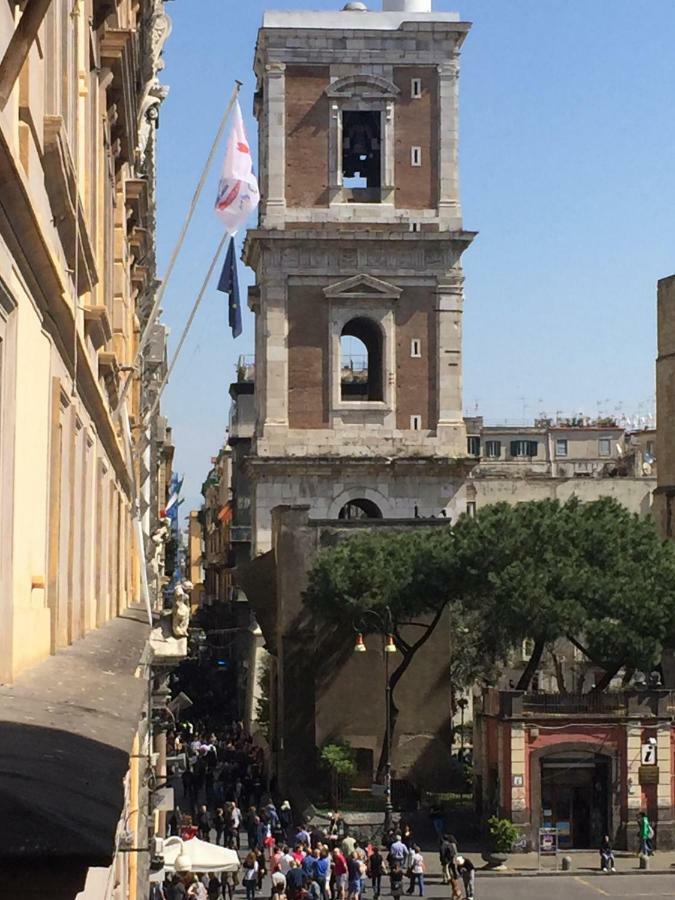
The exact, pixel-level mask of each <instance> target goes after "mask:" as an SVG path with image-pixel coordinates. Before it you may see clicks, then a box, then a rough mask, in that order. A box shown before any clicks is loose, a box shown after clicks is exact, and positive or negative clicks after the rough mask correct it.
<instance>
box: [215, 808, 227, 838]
mask: <svg viewBox="0 0 675 900" xmlns="http://www.w3.org/2000/svg"><path fill="white" fill-rule="evenodd" d="M213 827H214V828H215V830H216V844H220V843H221V842H222V841H223V835H224V833H225V815H224V812H223V808H222V806H219V807H217V808H216V812H215V815H214V817H213Z"/></svg>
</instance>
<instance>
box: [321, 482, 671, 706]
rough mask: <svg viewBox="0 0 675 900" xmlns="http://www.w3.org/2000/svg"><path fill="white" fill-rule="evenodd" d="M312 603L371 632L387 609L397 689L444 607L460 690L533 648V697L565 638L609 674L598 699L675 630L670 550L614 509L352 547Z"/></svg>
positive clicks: (536, 511)
mask: <svg viewBox="0 0 675 900" xmlns="http://www.w3.org/2000/svg"><path fill="white" fill-rule="evenodd" d="M305 600H306V602H307V603H308V605H309V606H310V607H311V608H312V609H313V610H314V611H315V612H316V613H317V614H318V615H319V616H320V617H322V618H323V619H325V620H327V621H333V622H335V623H336V624H337V623H339V624H342V625H344V623H345V622H346V621H351V622H352V623H354V625H355V627H359V628H361V629H362V630H366V631H367V630H377V626H376V625H373V624H371V622H370V620H369V619H368V617H367V616H364V612H365V610H368V609H375V610H376V611H377V610H379V611H380V612H382V611H383V610H384V608H385V607H388V609H389V610H390V611H391V617H392V620H393V632H394V635H395V638H396V643H397V646H398V647H399V649H400V650H401V651H402V660H401V662H400V664H399V666H398V668H397V669H396V670H395V671H394V672H393V674H392V683H393V686H394V687H395V684H396V683H398V680H400V677H401V676H402V675H403V673H404V672H405V669H406V668H407V667H408V665H409V664H410V660H411V657H412V655H414V653H416V652H417V650H419V649H420V647H421V646H423V644H424V643H425V642H426V640H427V639H428V637H429V636H430V634H431V631H432V630H433V628H435V626H436V624H437V623H438V621H439V620H440V617H441V615H442V613H443V611H444V610H445V609H446V608H448V607H449V608H450V610H451V616H452V625H453V629H452V630H453V633H454V635H455V639H454V641H453V649H452V653H451V657H452V664H451V670H452V668H453V666H454V669H455V672H456V676H457V677H461V678H464V679H465V682H464V684H466V683H468V682H469V681H471V680H473V678H475V677H476V676H478V675H480V674H481V673H483V674H487V673H489V672H490V670H491V669H492V667H494V666H495V665H498V664H499V662H500V661H501V660H503V659H504V658H505V657H506V656H507V654H508V653H509V651H510V649H512V648H515V647H517V646H519V645H521V644H522V641H523V640H524V639H526V638H530V639H532V641H533V642H534V650H533V653H532V656H531V659H530V663H529V664H528V666H527V667H526V669H525V671H524V672H523V676H522V677H521V679H520V682H519V684H518V687H520V688H523V689H526V688H527V687H528V686H529V684H530V681H531V678H532V675H533V674H534V671H535V670H536V668H537V665H538V664H539V662H540V659H541V655H542V651H543V649H544V647H545V646H546V645H547V644H549V643H551V642H553V641H555V640H557V639H558V638H563V637H565V638H569V639H570V640H572V641H573V642H574V643H575V644H576V646H578V647H579V648H580V649H581V650H583V652H584V653H585V654H586V655H587V657H588V659H589V660H591V661H592V663H593V665H594V666H595V667H597V668H599V669H602V670H603V671H604V673H605V676H604V677H603V679H602V680H601V681H600V682H599V683H598V685H597V686H596V687H597V689H603V688H604V687H606V686H607V685H608V684H609V682H610V680H611V678H612V677H613V676H614V675H615V674H616V673H617V672H618V671H619V670H620V669H621V668H622V667H625V668H627V669H629V670H632V669H640V670H643V671H649V670H650V669H651V668H652V667H653V666H654V665H655V664H656V663H657V662H658V660H659V658H660V655H661V652H662V649H663V646H664V644H665V641H666V640H667V638H668V637H669V635H670V634H671V632H672V630H673V627H674V626H675V549H674V548H673V545H672V544H670V543H668V542H663V541H661V539H660V538H659V536H658V534H657V532H656V529H655V527H654V525H653V523H652V522H651V520H649V519H642V518H640V517H638V516H637V515H634V514H632V513H630V512H629V511H628V510H627V509H626V508H625V507H623V506H622V505H621V504H619V503H618V502H617V501H615V500H613V499H611V498H602V499H600V500H596V501H593V502H590V503H581V502H580V501H578V500H577V499H575V498H573V499H571V500H569V501H567V502H566V503H560V502H559V501H557V500H543V501H531V502H526V503H519V504H517V505H515V506H511V505H509V504H506V503H498V504H494V505H491V506H486V507H483V508H482V509H480V510H479V511H478V513H477V514H476V515H475V516H474V517H469V516H462V517H460V519H459V520H458V521H457V523H456V524H455V525H454V526H452V527H451V526H450V525H449V526H448V527H447V528H439V527H438V526H436V527H434V528H429V529H415V530H414V531H412V530H411V532H396V533H393V534H392V533H389V534H387V532H386V531H381V530H378V531H373V532H360V533H358V534H356V535H354V536H351V537H350V538H348V539H346V540H345V541H343V542H342V543H340V544H338V545H337V546H336V547H334V548H331V549H330V550H325V551H323V552H322V553H321V554H320V555H319V556H318V557H317V559H316V561H315V563H314V566H313V568H312V570H311V572H310V575H309V583H308V588H307V590H306V593H305ZM361 621H362V622H363V624H362V625H360V624H357V623H360V622H361ZM415 629H416V630H415ZM455 686H456V687H459V686H463V685H455Z"/></svg>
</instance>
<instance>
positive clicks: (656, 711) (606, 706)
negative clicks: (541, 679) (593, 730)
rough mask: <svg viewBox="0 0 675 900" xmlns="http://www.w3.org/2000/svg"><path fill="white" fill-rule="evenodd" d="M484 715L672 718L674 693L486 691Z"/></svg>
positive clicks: (633, 691) (501, 716) (518, 717)
mask: <svg viewBox="0 0 675 900" xmlns="http://www.w3.org/2000/svg"><path fill="white" fill-rule="evenodd" d="M482 710H483V714H484V715H488V716H496V717H498V718H502V719H541V718H544V717H545V718H556V719H569V718H575V719H580V718H581V719H583V718H593V719H597V718H609V719H617V718H619V719H623V718H633V717H635V718H640V719H644V718H649V717H654V718H657V717H658V718H666V717H667V718H670V717H671V716H672V715H673V713H674V712H675V692H673V691H667V690H663V689H657V690H631V691H608V692H606V693H602V694H590V693H587V694H545V693H525V692H524V691H498V690H496V689H494V688H490V689H489V690H487V691H486V692H485V693H484V694H483V697H482Z"/></svg>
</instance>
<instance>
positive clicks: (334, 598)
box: [305, 525, 505, 773]
mask: <svg viewBox="0 0 675 900" xmlns="http://www.w3.org/2000/svg"><path fill="white" fill-rule="evenodd" d="M453 534H454V532H453V530H452V529H451V528H450V527H449V525H448V527H447V528H442V529H439V528H433V529H432V528H430V529H420V530H417V529H416V530H415V531H414V532H412V533H400V532H399V533H396V534H386V533H381V532H370V533H368V532H365V533H363V532H362V533H360V534H358V535H355V536H353V537H351V538H349V539H347V540H346V541H344V542H343V543H341V544H338V545H337V546H336V547H333V548H331V549H329V550H325V551H323V552H322V553H321V554H319V556H318V557H317V559H316V560H315V563H314V566H313V568H312V570H311V572H310V574H309V582H308V587H307V590H306V591H305V602H306V603H307V604H308V605H309V606H310V608H311V609H313V610H314V611H315V612H316V613H317V615H318V616H320V617H321V619H322V620H323V621H326V622H329V623H332V624H334V625H335V626H336V627H337V629H338V630H339V631H342V632H344V631H345V623H347V624H348V625H350V626H352V627H353V628H354V629H358V630H362V631H363V632H364V633H366V634H367V633H372V632H374V631H380V630H381V629H382V626H383V624H384V622H385V619H386V615H387V611H388V612H389V613H390V614H391V619H392V633H393V635H394V638H395V641H396V647H397V649H398V651H399V652H398V653H397V654H396V657H395V661H394V668H393V670H392V671H391V674H390V676H389V687H390V695H389V696H390V700H389V721H390V733H391V735H392V737H393V735H394V733H395V729H396V722H397V719H398V715H399V708H398V705H397V703H396V688H397V686H398V684H399V683H400V681H401V679H402V678H403V676H404V675H405V673H406V671H407V670H408V669H409V667H410V665H411V663H412V661H413V659H414V658H415V656H416V654H417V653H418V652H419V651H420V650H421V649H422V647H423V646H424V645H425V644H426V642H427V641H428V640H429V638H430V637H431V635H432V634H433V632H434V630H435V628H436V626H437V625H438V623H439V621H440V619H441V617H442V615H443V613H444V611H445V610H446V608H448V607H450V615H451V617H452V632H453V634H454V635H455V637H456V639H455V648H454V652H453V654H452V656H451V657H450V654H449V658H451V659H452V660H453V664H452V665H451V666H450V674H451V677H454V678H457V679H461V681H457V682H455V687H456V689H459V688H461V687H462V686H463V685H464V684H467V683H468V682H470V681H471V680H473V679H475V678H476V677H478V676H479V674H481V673H484V672H485V671H486V666H489V665H490V664H491V661H492V659H493V658H494V656H495V653H494V646H495V639H494V635H493V634H492V633H491V631H490V629H488V628H486V627H484V626H483V625H482V624H481V625H480V626H479V625H478V624H477V622H478V621H479V620H481V618H482V615H483V614H482V612H481V611H480V609H479V607H478V606H477V605H476V606H475V607H474V608H469V607H468V606H464V605H463V604H462V603H461V598H462V593H463V591H464V589H465V582H466V581H467V574H466V573H467V571H468V570H469V568H470V567H469V566H468V565H467V555H468V553H469V546H467V547H463V545H462V544H461V542H458V541H457V540H456V539H455V538H454V536H453ZM465 543H467V545H468V544H469V543H470V542H465ZM460 547H462V548H463V551H462V552H463V556H462V555H460V553H459V552H458V549H459V548H460ZM475 549H476V545H475V543H474V544H473V545H471V550H472V551H475ZM471 564H472V566H473V568H474V569H478V568H479V562H478V560H477V559H472V560H471ZM368 610H373V611H375V612H376V613H377V614H378V615H379V618H380V621H379V622H378V620H377V619H376V618H375V617H371V616H369V615H368V613H367V611H368ZM348 633H349V636H350V639H353V631H352V630H351V628H349V630H348ZM448 649H450V648H448ZM504 649H505V648H502V650H504ZM385 740H386V736H385ZM385 740H383V744H382V752H381V754H380V760H379V764H378V772H379V773H382V771H383V768H384V762H385V757H386V745H385Z"/></svg>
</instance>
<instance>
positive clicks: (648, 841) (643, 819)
mask: <svg viewBox="0 0 675 900" xmlns="http://www.w3.org/2000/svg"><path fill="white" fill-rule="evenodd" d="M637 820H638V828H639V834H640V854H641V855H642V856H651V855H652V853H653V852H654V845H653V843H652V841H653V840H654V829H653V828H652V826H651V822H650V821H649V817H648V816H647V813H646V812H639V813H638V817H637Z"/></svg>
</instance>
